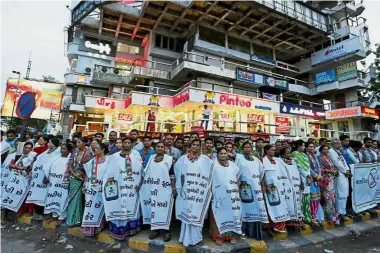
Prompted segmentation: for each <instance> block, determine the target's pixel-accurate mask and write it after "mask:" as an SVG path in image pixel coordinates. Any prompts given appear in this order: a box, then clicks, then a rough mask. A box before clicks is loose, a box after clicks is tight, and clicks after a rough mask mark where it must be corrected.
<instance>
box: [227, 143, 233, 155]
mask: <svg viewBox="0 0 380 254" xmlns="http://www.w3.org/2000/svg"><path fill="white" fill-rule="evenodd" d="M232 148H233V147H232V145H231V144H228V145H226V149H227V152H229V153H232Z"/></svg>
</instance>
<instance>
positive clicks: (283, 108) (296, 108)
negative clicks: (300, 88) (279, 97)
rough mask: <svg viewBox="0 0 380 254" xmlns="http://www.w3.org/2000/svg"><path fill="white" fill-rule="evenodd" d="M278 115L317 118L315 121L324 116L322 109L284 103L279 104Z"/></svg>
mask: <svg viewBox="0 0 380 254" xmlns="http://www.w3.org/2000/svg"><path fill="white" fill-rule="evenodd" d="M280 113H284V114H291V115H297V116H306V117H312V118H317V119H322V118H324V116H325V110H323V109H320V108H313V107H308V106H303V105H297V104H291V103H286V102H281V104H280Z"/></svg>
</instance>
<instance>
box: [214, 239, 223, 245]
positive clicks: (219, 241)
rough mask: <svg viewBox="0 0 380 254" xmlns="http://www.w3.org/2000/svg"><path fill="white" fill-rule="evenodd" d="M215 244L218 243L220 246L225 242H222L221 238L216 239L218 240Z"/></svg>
mask: <svg viewBox="0 0 380 254" xmlns="http://www.w3.org/2000/svg"><path fill="white" fill-rule="evenodd" d="M215 244H216V245H218V246H220V245H222V244H223V242H222V241H221V240H216V241H215Z"/></svg>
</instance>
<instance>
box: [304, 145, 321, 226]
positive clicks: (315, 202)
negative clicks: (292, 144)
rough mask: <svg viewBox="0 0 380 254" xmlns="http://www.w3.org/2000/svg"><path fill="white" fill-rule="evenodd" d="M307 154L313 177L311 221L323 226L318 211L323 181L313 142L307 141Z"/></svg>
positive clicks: (311, 186) (315, 224)
mask: <svg viewBox="0 0 380 254" xmlns="http://www.w3.org/2000/svg"><path fill="white" fill-rule="evenodd" d="M305 148H306V151H305V152H306V155H307V157H308V158H309V163H310V175H311V177H312V183H311V185H310V211H311V223H312V224H313V225H314V226H316V227H319V226H323V224H322V221H321V220H319V219H318V217H317V215H318V212H319V213H320V211H319V209H322V207H321V189H320V187H319V184H320V182H321V181H322V176H321V167H320V165H319V160H318V159H317V156H316V155H315V147H314V144H313V143H309V142H307V143H306V145H305Z"/></svg>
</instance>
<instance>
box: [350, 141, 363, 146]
mask: <svg viewBox="0 0 380 254" xmlns="http://www.w3.org/2000/svg"><path fill="white" fill-rule="evenodd" d="M350 146H351V148H361V147H362V146H363V144H362V142H360V141H356V140H350Z"/></svg>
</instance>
